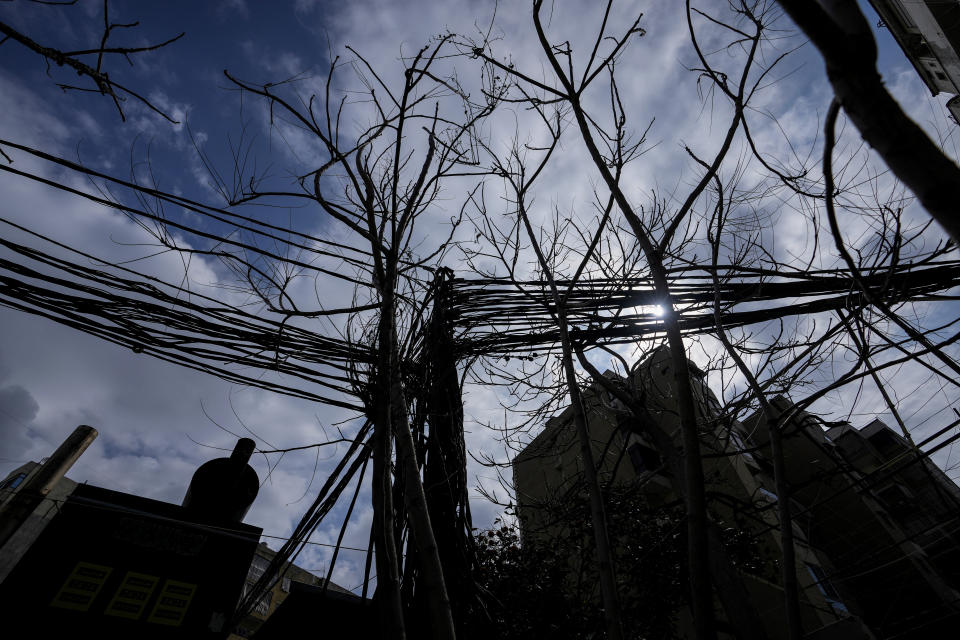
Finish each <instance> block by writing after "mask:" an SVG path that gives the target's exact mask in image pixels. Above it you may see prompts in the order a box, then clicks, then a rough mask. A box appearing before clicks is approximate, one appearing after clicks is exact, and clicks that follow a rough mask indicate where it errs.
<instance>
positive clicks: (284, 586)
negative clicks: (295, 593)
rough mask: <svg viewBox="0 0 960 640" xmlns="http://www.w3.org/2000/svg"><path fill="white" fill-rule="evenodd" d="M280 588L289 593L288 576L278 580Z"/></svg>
mask: <svg viewBox="0 0 960 640" xmlns="http://www.w3.org/2000/svg"><path fill="white" fill-rule="evenodd" d="M280 588H281V589H282V590H283V592H284V593H290V578H284V579H283V580H281V581H280Z"/></svg>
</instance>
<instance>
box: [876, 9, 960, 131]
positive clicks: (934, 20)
mask: <svg viewBox="0 0 960 640" xmlns="http://www.w3.org/2000/svg"><path fill="white" fill-rule="evenodd" d="M870 4H872V5H873V8H874V9H875V10H876V12H877V13H878V14H879V15H880V18H881V19H882V20H883V24H884V25H885V26H886V28H887V29H889V30H890V33H891V34H892V35H893V37H894V38H895V39H896V41H897V43H898V44H899V45H900V48H901V49H903V53H904V54H905V55H906V56H907V59H908V60H909V61H910V63H911V64H913V67H914V68H915V69H916V70H917V73H918V74H919V75H920V77H921V78H922V79H923V81H924V83H925V84H926V85H927V87H928V88H929V89H930V92H931V93H932V94H933V95H937V94H938V93H940V92H941V91H942V92H944V93H949V94H952V95H953V98H951V99H950V101H949V102H947V108H948V109H950V112H951V113H952V114H953V116H954V118H956V119H957V122H958V123H960V95H958V94H960V54H958V51H960V1H958V0H870Z"/></svg>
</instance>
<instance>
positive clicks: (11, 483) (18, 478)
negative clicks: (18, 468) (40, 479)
mask: <svg viewBox="0 0 960 640" xmlns="http://www.w3.org/2000/svg"><path fill="white" fill-rule="evenodd" d="M26 477H27V474H25V473H18V474H17V475H15V476H13V477H12V478H10V479H9V480H7V481H6V482H4V483H3V485H0V489H16V488H17V487H19V486H20V484H21V483H22V482H23V479H24V478H26Z"/></svg>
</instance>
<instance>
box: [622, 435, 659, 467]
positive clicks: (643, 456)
mask: <svg viewBox="0 0 960 640" xmlns="http://www.w3.org/2000/svg"><path fill="white" fill-rule="evenodd" d="M627 454H628V455H629V456H630V462H631V464H633V470H634V471H635V472H636V473H637V475H639V474H641V473H647V472H650V471H656V470H657V469H659V468H660V454H659V453H657V452H656V451H654V450H653V449H651V448H650V447H646V446H644V445H642V444H640V443H639V442H634V443H633V444H631V445H630V446H629V447H628V448H627Z"/></svg>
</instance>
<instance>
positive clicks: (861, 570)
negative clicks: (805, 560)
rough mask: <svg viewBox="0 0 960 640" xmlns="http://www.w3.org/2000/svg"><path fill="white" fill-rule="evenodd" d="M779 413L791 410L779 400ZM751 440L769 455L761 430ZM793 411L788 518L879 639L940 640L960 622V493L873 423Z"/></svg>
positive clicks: (755, 421) (788, 433)
mask: <svg viewBox="0 0 960 640" xmlns="http://www.w3.org/2000/svg"><path fill="white" fill-rule="evenodd" d="M773 405H774V407H775V408H776V409H777V411H778V412H780V413H781V414H782V413H785V412H788V411H790V410H791V409H792V406H791V404H790V403H789V402H788V401H787V400H786V399H784V398H776V399H774V401H773ZM746 424H747V425H748V426H752V427H754V434H755V435H754V439H753V440H754V443H755V444H757V445H759V446H760V447H761V448H762V450H761V452H760V455H759V457H758V459H765V458H766V456H767V453H766V452H767V448H768V442H767V437H766V432H767V429H766V423H765V421H764V420H760V419H759V417H758V416H754V417H753V418H750V419H748V420H747V421H746ZM828 426H829V425H824V424H823V423H822V421H820V420H819V419H818V418H817V417H816V416H813V415H810V414H808V413H805V412H799V413H798V414H797V415H796V416H795V417H793V418H792V419H791V420H790V421H789V422H788V423H787V424H786V425H785V427H784V429H783V432H784V434H785V437H784V458H785V463H786V464H785V467H786V472H787V478H788V481H789V484H790V487H791V498H792V500H793V501H794V503H795V504H796V505H798V508H797V509H796V510H795V512H796V514H797V515H796V517H795V521H796V523H797V524H798V525H799V526H800V528H801V529H803V530H804V531H805V532H806V535H807V538H808V540H809V542H810V544H811V545H812V546H813V547H814V548H815V549H817V550H818V551H819V552H821V553H823V554H824V555H825V556H826V557H828V558H829V559H830V561H831V564H832V565H833V569H832V570H831V571H829V574H828V576H827V577H828V579H829V581H830V582H831V583H832V584H834V585H836V587H837V588H838V589H841V590H842V591H844V592H847V593H850V594H852V596H853V597H854V598H855V599H856V601H857V604H858V606H859V607H860V610H861V615H862V616H863V619H864V621H865V622H866V623H867V624H868V626H870V627H871V629H873V631H874V633H876V635H877V637H879V638H888V637H889V638H917V639H918V640H919V639H921V638H941V637H942V638H946V637H952V636H954V635H955V634H956V628H957V624H958V623H960V593H958V589H960V546H958V543H960V520H958V517H960V489H958V488H957V486H956V485H955V484H954V483H953V482H952V481H951V480H950V479H949V478H948V477H947V476H946V474H944V473H943V471H941V470H940V469H939V468H938V467H937V466H936V465H935V464H933V463H932V462H931V461H930V460H929V459H928V457H927V456H925V455H923V454H917V453H916V452H915V450H914V448H913V447H911V446H910V445H909V443H908V442H907V441H906V440H905V439H904V438H903V437H902V436H901V435H900V434H898V433H895V432H894V431H893V430H892V429H890V428H889V427H888V426H887V425H886V424H884V423H883V422H882V421H880V420H874V421H873V422H871V423H870V424H868V425H866V426H865V427H863V428H862V429H859V430H858V429H854V428H853V427H852V426H850V425H849V424H841V425H835V426H829V428H828Z"/></svg>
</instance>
